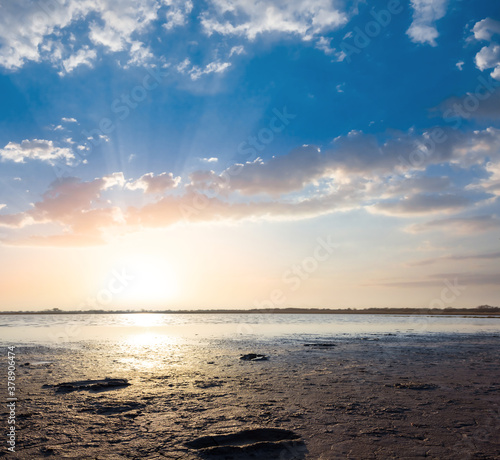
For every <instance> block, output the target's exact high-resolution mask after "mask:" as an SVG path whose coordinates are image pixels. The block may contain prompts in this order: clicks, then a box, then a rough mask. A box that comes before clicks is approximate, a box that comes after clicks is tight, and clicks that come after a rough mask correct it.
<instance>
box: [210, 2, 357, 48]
mask: <svg viewBox="0 0 500 460" xmlns="http://www.w3.org/2000/svg"><path fill="white" fill-rule="evenodd" d="M211 4H212V6H213V8H212V10H211V11H206V12H204V13H202V16H201V24H202V26H203V28H204V30H205V32H206V33H207V34H208V35H211V34H214V33H218V34H221V35H237V36H243V37H246V38H247V39H249V40H253V39H255V38H256V37H257V35H260V34H265V33H285V34H294V35H297V36H299V37H301V38H302V39H303V40H310V39H312V38H313V37H314V36H317V35H319V34H321V33H323V32H326V31H332V30H335V29H337V28H339V27H341V26H342V25H344V24H346V23H347V20H348V17H347V14H346V12H344V11H342V10H341V9H340V8H339V7H337V6H336V2H332V1H331V0H289V1H284V0H273V1H263V0H260V1H255V2H249V1H247V0H231V1H227V0H212V1H211Z"/></svg>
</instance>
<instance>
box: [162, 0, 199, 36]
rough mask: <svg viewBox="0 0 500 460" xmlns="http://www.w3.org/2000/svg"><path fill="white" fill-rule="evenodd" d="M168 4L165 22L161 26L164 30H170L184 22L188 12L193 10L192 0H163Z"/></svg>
mask: <svg viewBox="0 0 500 460" xmlns="http://www.w3.org/2000/svg"><path fill="white" fill-rule="evenodd" d="M165 3H166V4H167V5H169V6H170V9H169V11H167V14H166V22H165V23H164V24H163V27H164V28H165V29H166V30H172V29H175V28H177V27H181V26H183V25H185V24H186V22H187V17H188V15H189V13H191V11H192V10H193V2H191V1H190V0H187V1H185V0H180V1H179V0H165Z"/></svg>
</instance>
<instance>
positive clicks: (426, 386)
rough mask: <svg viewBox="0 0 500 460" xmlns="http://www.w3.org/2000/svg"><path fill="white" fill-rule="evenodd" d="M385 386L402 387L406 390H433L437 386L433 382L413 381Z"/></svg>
mask: <svg viewBox="0 0 500 460" xmlns="http://www.w3.org/2000/svg"><path fill="white" fill-rule="evenodd" d="M386 387H394V388H402V389H407V390H435V389H436V388H439V387H438V386H437V385H434V384H433V383H415V382H398V383H395V384H393V385H386Z"/></svg>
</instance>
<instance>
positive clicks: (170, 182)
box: [127, 172, 181, 193]
mask: <svg viewBox="0 0 500 460" xmlns="http://www.w3.org/2000/svg"><path fill="white" fill-rule="evenodd" d="M180 181H181V178H180V177H174V175H173V174H172V173H168V174H167V173H166V172H164V173H161V174H159V175H158V176H155V175H154V174H153V173H148V174H144V175H143V176H142V177H140V178H139V179H137V180H136V181H133V182H130V183H128V184H127V188H128V189H129V190H143V191H144V192H145V193H163V192H165V191H166V190H170V189H173V188H175V187H177V186H178V185H179V183H180Z"/></svg>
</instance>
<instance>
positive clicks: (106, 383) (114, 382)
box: [42, 377, 130, 393]
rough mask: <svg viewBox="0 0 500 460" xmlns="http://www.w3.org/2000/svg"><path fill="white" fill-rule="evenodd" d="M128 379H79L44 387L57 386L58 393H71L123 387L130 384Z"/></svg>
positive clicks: (44, 386)
mask: <svg viewBox="0 0 500 460" xmlns="http://www.w3.org/2000/svg"><path fill="white" fill-rule="evenodd" d="M129 385H130V383H128V380H127V379H110V378H107V377H106V378H105V379H104V380H79V381H76V382H64V383H58V384H57V385H43V387H42V388H55V389H56V391H57V392H58V393H69V392H71V391H85V390H88V391H105V390H112V389H115V388H123V387H127V386H129Z"/></svg>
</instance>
